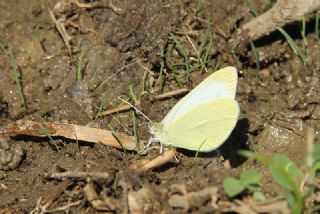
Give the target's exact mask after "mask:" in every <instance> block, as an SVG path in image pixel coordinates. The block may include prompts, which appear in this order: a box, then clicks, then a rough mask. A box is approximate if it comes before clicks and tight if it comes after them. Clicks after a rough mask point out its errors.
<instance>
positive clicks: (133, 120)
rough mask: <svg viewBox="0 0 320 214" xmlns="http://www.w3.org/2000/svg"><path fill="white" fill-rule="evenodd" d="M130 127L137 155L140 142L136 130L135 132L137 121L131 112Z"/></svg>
mask: <svg viewBox="0 0 320 214" xmlns="http://www.w3.org/2000/svg"><path fill="white" fill-rule="evenodd" d="M132 126H133V136H134V138H135V140H136V151H137V154H139V152H140V140H139V135H138V130H137V119H136V114H135V112H134V111H133V112H132Z"/></svg>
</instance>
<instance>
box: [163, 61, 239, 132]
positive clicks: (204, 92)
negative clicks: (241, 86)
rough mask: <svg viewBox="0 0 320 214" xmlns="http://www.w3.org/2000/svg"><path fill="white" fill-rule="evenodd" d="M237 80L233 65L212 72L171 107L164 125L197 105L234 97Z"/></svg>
mask: <svg viewBox="0 0 320 214" xmlns="http://www.w3.org/2000/svg"><path fill="white" fill-rule="evenodd" d="M237 81H238V74H237V70H236V68H235V67H232V66H229V67H226V68H223V69H220V70H218V71H216V72H215V73H213V74H211V75H210V76H209V77H207V78H206V79H205V80H204V81H202V82H201V83H200V84H199V85H197V87H195V88H194V89H193V90H192V91H191V92H190V93H189V94H188V95H186V96H185V97H184V98H182V99H181V100H180V101H179V102H178V103H177V104H176V105H175V106H174V107H173V108H172V109H171V111H170V112H169V113H168V114H167V116H166V117H165V118H164V119H163V121H162V123H163V126H164V127H166V128H168V127H169V125H170V123H172V121H173V119H174V118H176V117H179V116H181V115H182V114H183V113H185V112H186V111H188V110H189V109H190V108H192V107H193V106H195V105H200V104H202V103H205V102H208V101H210V100H216V99H220V98H229V99H234V97H235V94H236V87H237Z"/></svg>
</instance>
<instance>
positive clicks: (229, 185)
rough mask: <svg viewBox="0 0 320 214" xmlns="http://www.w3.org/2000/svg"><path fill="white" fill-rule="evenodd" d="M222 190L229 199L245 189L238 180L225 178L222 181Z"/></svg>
mask: <svg viewBox="0 0 320 214" xmlns="http://www.w3.org/2000/svg"><path fill="white" fill-rule="evenodd" d="M223 188H224V191H225V192H226V193H227V194H228V196H229V197H234V196H236V195H239V194H240V193H241V192H242V191H243V190H244V189H245V186H244V185H243V184H242V182H240V181H239V180H237V179H235V178H232V177H227V178H226V179H224V181H223Z"/></svg>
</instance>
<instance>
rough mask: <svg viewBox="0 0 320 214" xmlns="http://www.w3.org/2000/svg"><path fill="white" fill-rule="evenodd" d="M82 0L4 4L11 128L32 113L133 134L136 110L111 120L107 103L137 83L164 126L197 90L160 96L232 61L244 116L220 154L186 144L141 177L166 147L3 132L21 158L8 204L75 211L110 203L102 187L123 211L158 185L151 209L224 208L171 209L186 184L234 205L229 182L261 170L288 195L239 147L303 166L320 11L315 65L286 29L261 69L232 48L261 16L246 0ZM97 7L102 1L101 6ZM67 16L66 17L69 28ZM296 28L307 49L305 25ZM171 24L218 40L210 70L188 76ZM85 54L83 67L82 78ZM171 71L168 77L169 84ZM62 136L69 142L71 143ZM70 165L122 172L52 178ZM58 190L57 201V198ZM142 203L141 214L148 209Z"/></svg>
mask: <svg viewBox="0 0 320 214" xmlns="http://www.w3.org/2000/svg"><path fill="white" fill-rule="evenodd" d="M70 2H72V1H61V0H60V1H59V0H29V1H22V0H14V1H0V29H1V31H0V32H1V33H0V42H1V43H2V44H3V45H4V46H5V47H6V48H7V47H9V46H8V44H10V45H11V47H12V53H13V54H14V57H15V61H16V65H17V72H18V73H19V75H20V77H21V81H22V90H19V88H18V85H17V83H16V80H15V78H14V72H13V69H12V60H11V58H10V56H9V55H7V54H5V53H3V52H0V71H1V75H0V127H6V126H7V125H9V124H11V123H13V122H15V121H18V120H34V121H47V122H60V123H62V122H64V123H71V124H78V125H85V126H89V127H96V128H103V129H109V127H110V125H111V126H112V127H113V128H114V129H115V130H116V131H118V132H124V133H127V134H128V135H133V133H132V130H133V122H132V121H133V114H132V113H133V111H132V110H129V111H123V112H119V113H115V114H112V115H107V116H100V117H97V112H99V111H104V110H107V109H113V108H116V107H117V106H118V105H119V104H120V103H121V100H119V99H118V97H119V96H121V97H122V98H124V99H128V100H129V101H130V102H131V103H135V102H134V98H132V93H130V88H131V89H133V91H134V93H135V95H136V97H137V99H138V100H139V103H140V104H139V103H137V102H136V103H135V104H136V105H137V108H139V109H141V110H142V111H143V113H144V114H145V115H147V116H148V117H149V118H150V119H151V120H152V121H161V119H162V118H163V117H164V116H165V115H166V113H167V112H168V111H169V110H170V109H171V108H172V106H173V105H174V104H175V103H176V102H177V101H178V100H179V99H180V98H181V97H182V96H183V95H181V96H177V97H169V98H168V99H164V100H159V101H153V102H151V101H150V97H151V96H153V95H157V94H163V93H165V92H170V91H174V90H177V89H179V88H186V87H187V88H190V89H191V88H193V87H195V86H196V85H197V83H199V82H200V81H201V80H203V79H204V78H205V77H206V76H208V75H209V74H211V73H213V72H214V71H215V70H217V69H219V68H223V67H226V66H235V67H236V68H237V69H238V74H239V80H238V88H237V96H236V100H237V101H238V102H239V105H240V109H241V114H240V118H239V122H238V124H237V126H236V128H235V129H234V131H233V132H232V134H231V136H230V138H229V139H228V140H227V142H225V143H224V144H223V146H222V147H220V148H219V150H216V151H214V152H211V153H206V154H200V157H199V158H198V159H196V160H195V159H194V156H195V153H194V152H190V151H184V150H178V152H179V154H178V155H177V158H178V159H179V162H178V161H176V160H175V159H172V160H171V161H170V162H169V163H167V164H165V165H164V166H162V167H159V168H157V169H155V170H151V171H148V172H146V173H143V174H140V175H137V174H135V173H133V172H128V171H127V170H126V168H127V167H128V166H129V165H130V164H131V163H134V162H135V161H137V160H138V159H144V158H150V157H155V156H157V155H158V150H154V151H151V152H150V153H148V154H147V155H144V156H140V155H137V154H136V153H135V152H124V151H122V150H119V149H115V148H112V147H108V146H104V145H100V144H93V143H89V142H76V141H73V140H68V139H63V138H54V139H48V138H46V137H44V138H37V137H30V136H15V135H12V136H7V135H6V136H0V137H1V140H0V148H1V150H0V152H1V154H2V155H4V154H5V151H6V152H7V155H8V154H9V153H10V155H12V156H13V158H12V159H13V160H12V162H11V163H9V164H7V165H6V166H4V164H3V163H0V164H1V168H2V170H3V171H0V210H1V211H0V212H1V213H29V212H31V211H32V210H35V209H36V208H39V207H40V205H43V204H45V203H48V204H49V207H47V210H48V211H50V210H52V211H54V210H55V209H57V208H59V207H60V208H61V207H62V208H61V210H60V211H57V212H61V213H63V212H71V213H96V212H99V209H97V207H94V206H93V205H92V203H90V202H89V200H88V198H87V195H85V193H84V187H85V186H86V184H87V183H89V182H91V183H92V184H93V185H94V189H95V190H96V191H97V192H98V193H99V195H100V196H102V195H104V197H105V198H107V199H108V200H109V202H110V204H112V205H113V206H114V209H110V210H112V212H125V211H126V209H128V201H125V200H129V203H130V194H131V196H132V194H136V195H139V194H141V192H143V191H145V192H143V194H142V195H145V196H148V197H141V198H139V197H138V198H135V199H134V200H138V202H137V204H143V206H145V207H144V208H143V209H144V211H145V212H147V213H148V212H149V213H152V212H153V213H159V212H160V211H163V213H185V212H197V213H205V212H207V213H210V212H213V211H214V210H216V211H217V210H219V208H217V207H214V206H212V204H211V203H210V202H209V201H210V200H208V199H207V200H203V201H199V202H198V203H197V204H196V205H194V206H193V207H192V208H190V209H189V211H186V210H185V209H181V208H177V207H174V206H171V203H170V202H169V198H170V195H171V194H173V192H174V188H177V186H178V187H179V188H178V189H180V191H183V190H185V191H188V192H191V191H198V190H202V189H205V188H207V187H217V188H218V192H219V194H218V195H219V200H228V198H227V196H226V194H225V193H224V192H223V189H222V182H223V180H224V178H225V177H226V176H238V175H239V173H240V172H241V171H243V170H245V169H250V168H252V169H258V170H259V171H261V173H262V175H263V176H262V184H261V190H262V192H263V193H265V195H266V196H267V197H268V198H271V197H275V196H278V195H279V194H281V193H282V190H281V189H279V187H278V186H277V185H275V183H274V182H273V181H272V179H271V177H270V175H269V173H268V171H267V169H266V168H265V167H264V166H262V165H261V164H259V163H257V162H255V161H252V160H246V159H244V158H243V157H240V156H239V155H238V153H237V152H238V150H240V149H250V150H253V151H256V152H260V153H263V154H266V155H272V154H275V153H282V154H285V155H287V156H288V157H289V158H290V159H292V160H294V161H295V162H296V163H297V164H300V163H301V160H302V158H303V154H304V151H305V138H304V132H303V130H304V129H303V127H305V126H311V127H314V129H315V133H316V135H315V142H317V139H318V131H319V128H320V126H319V122H318V121H319V119H320V106H319V100H320V97H319V96H320V85H319V78H320V73H319V70H320V61H319V60H318V59H319V55H320V52H319V51H320V48H319V45H320V43H319V42H318V41H317V40H316V35H315V33H314V20H312V19H311V20H310V21H308V22H307V35H306V38H307V41H308V49H307V62H308V65H307V66H304V65H303V63H302V62H301V60H300V59H299V58H298V57H297V56H296V55H295V54H294V53H293V52H292V50H291V49H290V46H289V45H288V43H287V41H286V40H285V39H284V38H283V36H282V35H281V34H280V33H277V32H276V33H273V34H271V35H270V36H267V37H263V38H262V39H260V40H258V41H256V43H255V45H256V48H257V51H258V53H259V59H260V66H261V69H260V70H259V71H258V72H257V69H256V63H255V59H254V54H253V52H252V50H251V49H250V46H248V48H247V49H244V50H242V51H241V53H237V52H235V51H233V47H232V41H233V38H234V35H235V33H236V31H237V29H238V28H239V27H240V26H241V25H243V24H244V23H246V22H248V21H249V20H251V19H253V18H254V16H253V14H252V13H251V11H250V9H249V8H248V5H247V4H245V1H240V0H239V1H223V0H216V1H210V0H203V1H190V0H181V1H147V0H136V1H116V0H114V1H112V5H110V4H109V3H110V2H111V1H110V2H109V1H108V0H103V1H84V2H82V3H83V4H78V5H76V4H75V3H70ZM73 2H74V1H73ZM97 2H100V3H101V4H99V5H97V4H93V3H97ZM226 2H227V3H226ZM251 2H252V3H253V5H254V7H255V8H256V10H257V12H258V13H263V12H264V11H266V10H267V9H268V8H270V5H269V3H270V1H268V0H253V1H251ZM85 3H86V4H87V5H85ZM88 5H90V6H91V7H87V6H88ZM50 14H51V15H50ZM53 16H54V17H53ZM54 18H55V20H56V22H55V21H54ZM55 23H56V24H57V23H58V24H59V23H62V24H63V25H64V26H65V28H66V34H64V36H65V37H63V36H62V34H61V32H59V31H58V30H57V26H56V25H55ZM210 23H211V24H210ZM285 29H286V30H287V32H288V33H289V34H290V35H292V36H293V37H294V39H296V41H297V43H298V44H302V42H303V41H302V40H301V38H300V36H299V24H293V25H290V26H287V27H286V28H285ZM170 33H172V34H173V35H175V36H176V38H178V39H179V41H181V46H183V47H184V49H185V52H186V54H187V55H188V57H191V58H192V57H193V58H195V56H196V53H195V50H194V49H193V47H192V45H191V43H190V42H188V40H187V36H186V35H189V36H188V37H189V38H190V39H191V41H193V42H194V43H195V44H196V45H200V43H201V42H203V41H204V42H203V43H202V44H203V51H208V57H207V62H206V69H204V68H199V67H198V68H197V67H196V66H195V67H194V69H193V70H192V72H191V74H190V77H189V78H187V77H186V73H185V67H184V66H181V62H183V59H184V58H183V56H181V53H180V52H179V51H178V50H177V48H173V45H172V39H171V40H170V39H169V37H170ZM68 36H69V37H70V39H68ZM80 55H83V66H82V68H81V71H82V76H81V78H79V79H78V80H77V76H76V73H77V70H78V69H79V58H81V57H80ZM179 63H180V66H179V65H178V64H179ZM162 69H163V70H162ZM162 71H164V72H163V73H161V72H162ZM161 75H163V76H164V78H162V79H161V80H162V82H161V83H160V84H159V81H157V80H159V76H161ZM19 91H20V92H21V91H22V94H21V93H20V92H19ZM22 97H23V98H22ZM23 100H25V104H24V103H23ZM148 124H149V122H148V121H147V120H146V119H145V118H144V117H142V116H141V115H139V114H136V125H137V126H138V135H139V136H140V138H141V139H143V140H148V138H149V137H150V135H149V132H148ZM52 140H54V141H55V142H58V150H57V148H56V147H55V146H54V145H53V143H52ZM3 157H4V156H3ZM3 157H2V158H1V157H0V160H1V161H2V160H3V159H4V158H3ZM64 171H86V172H107V173H109V174H110V175H111V178H109V179H93V181H89V179H67V180H64V179H58V178H57V179H53V178H48V177H47V176H46V174H48V173H53V172H64ZM60 190H61V191H60ZM59 191H60V194H59ZM139 191H140V192H139ZM57 192H58V193H57ZM55 193H57V195H58V196H57V197H54V196H53V195H54V194H55ZM128 195H129V199H127V198H128ZM149 196H150V197H149ZM50 198H54V200H53V201H51V202H48V201H50ZM107 199H106V200H107ZM139 200H140V201H139ZM68 204H69V205H70V206H67V205H68ZM151 204H152V205H151ZM63 206H64V207H63ZM139 209H140V208H137V211H136V212H137V213H139V212H142V210H139ZM100 211H102V210H100ZM131 211H132V210H131ZM220 212H221V210H220ZM39 213H40V212H39ZM132 213H134V212H132Z"/></svg>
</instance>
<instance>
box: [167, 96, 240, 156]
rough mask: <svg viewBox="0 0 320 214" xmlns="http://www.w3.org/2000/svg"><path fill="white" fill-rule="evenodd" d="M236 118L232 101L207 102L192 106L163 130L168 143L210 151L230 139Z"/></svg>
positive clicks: (235, 105) (190, 148)
mask: <svg viewBox="0 0 320 214" xmlns="http://www.w3.org/2000/svg"><path fill="white" fill-rule="evenodd" d="M238 116H239V105H238V102H237V101H235V100H234V99H217V100H210V101H207V102H205V103H202V104H200V105H195V106H193V107H192V108H190V109H189V110H188V111H186V112H184V113H183V114H182V115H180V116H179V117H177V118H174V119H173V120H172V122H171V124H170V125H169V126H168V128H165V129H164V130H162V131H163V132H164V133H163V134H164V135H165V139H166V141H167V142H162V143H164V144H171V145H173V146H175V147H181V148H185V149H189V150H195V151H197V150H199V151H212V150H214V149H216V148H218V147H219V146H220V145H221V144H222V143H223V142H224V141H225V140H226V139H227V138H228V137H229V135H230V133H231V132H232V130H233V128H234V127H235V125H236V123H237V121H238Z"/></svg>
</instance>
